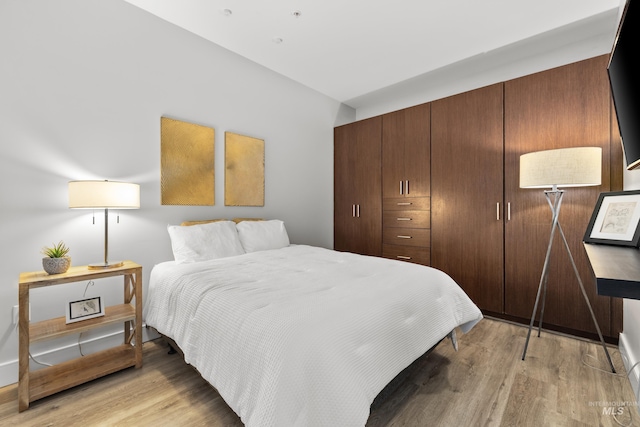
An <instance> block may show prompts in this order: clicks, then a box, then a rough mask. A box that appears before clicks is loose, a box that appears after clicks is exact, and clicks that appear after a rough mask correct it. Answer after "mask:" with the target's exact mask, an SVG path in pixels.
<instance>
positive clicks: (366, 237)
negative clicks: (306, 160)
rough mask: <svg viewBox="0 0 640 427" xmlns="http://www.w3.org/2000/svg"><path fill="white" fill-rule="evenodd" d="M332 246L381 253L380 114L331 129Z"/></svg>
mask: <svg viewBox="0 0 640 427" xmlns="http://www.w3.org/2000/svg"><path fill="white" fill-rule="evenodd" d="M333 145H334V149H333V156H334V161H333V164H334V167H333V168H334V172H333V173H334V179H333V183H334V184H333V194H334V205H333V206H334V207H333V224H334V226H333V246H334V248H335V249H336V250H339V251H346V252H355V253H359V254H363V255H374V256H381V255H382V198H381V197H380V195H381V193H382V184H381V176H382V165H381V147H382V118H381V117H373V118H371V119H367V120H361V121H358V122H355V123H351V124H349V125H345V126H340V127H337V128H335V129H334V144H333Z"/></svg>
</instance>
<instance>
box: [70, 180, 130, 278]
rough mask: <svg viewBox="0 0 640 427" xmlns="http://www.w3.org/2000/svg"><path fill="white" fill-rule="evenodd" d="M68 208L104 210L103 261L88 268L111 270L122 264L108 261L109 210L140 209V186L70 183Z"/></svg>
mask: <svg viewBox="0 0 640 427" xmlns="http://www.w3.org/2000/svg"><path fill="white" fill-rule="evenodd" d="M69 207H70V208H72V209H104V261H103V262H97V263H93V264H89V268H90V269H101V268H113V267H119V266H121V265H122V264H124V262H123V261H109V209H138V208H140V186H139V185H138V184H131V183H128V182H116V181H70V182H69Z"/></svg>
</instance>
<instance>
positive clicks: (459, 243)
mask: <svg viewBox="0 0 640 427" xmlns="http://www.w3.org/2000/svg"><path fill="white" fill-rule="evenodd" d="M606 64H607V56H600V57H595V58H591V59H588V60H585V61H580V62H576V63H573V64H569V65H566V66H563V67H558V68H554V69H551V70H548V71H543V72H540V73H536V74H532V75H529V76H525V77H521V78H517V79H513V80H509V81H506V82H502V83H497V84H494V85H490V86H487V87H483V88H479V89H476V90H472V91H469V92H465V93H461V94H458V95H454V96H451V97H447V98H444V99H439V100H436V101H432V102H430V103H427V104H423V105H421V106H416V107H411V108H410V109H405V110H401V111H399V112H393V113H388V114H385V115H382V116H379V117H376V118H372V119H367V120H364V121H361V122H356V123H353V124H350V125H346V126H341V127H339V128H336V133H335V137H336V139H335V144H336V166H335V168H336V175H335V184H334V185H335V188H336V196H335V202H336V208H335V212H336V218H335V230H336V231H335V236H336V245H335V247H336V249H339V250H351V249H347V247H348V246H349V245H346V244H345V243H344V241H343V240H342V239H343V238H344V237H345V236H347V235H349V232H348V231H345V230H349V227H348V226H346V225H345V224H344V222H345V221H346V219H345V217H348V214H349V212H348V211H349V209H352V208H351V204H350V203H355V202H350V201H349V200H356V199H357V197H356V196H351V197H350V198H347V200H345V199H344V196H343V194H344V192H345V188H353V186H354V183H353V182H349V180H345V172H344V168H345V165H344V164H345V163H348V164H349V165H350V166H349V167H350V168H351V169H352V170H355V169H358V168H359V167H361V168H364V169H366V170H368V175H367V176H368V177H369V178H371V182H370V183H369V184H367V191H366V193H367V196H366V198H367V199H371V200H372V203H373V199H376V197H377V200H379V201H380V203H381V206H382V208H380V209H381V211H376V212H378V213H377V215H378V222H379V225H378V226H377V228H376V227H374V226H373V225H370V226H369V227H367V233H368V234H367V237H364V234H363V235H360V236H361V238H364V239H367V240H369V241H370V243H371V244H372V246H375V247H376V248H378V247H382V248H383V249H382V251H381V254H384V255H386V256H389V257H391V255H395V254H391V253H390V252H389V251H387V250H385V249H384V248H386V247H388V244H387V243H386V241H388V239H389V237H388V236H389V234H388V230H389V227H388V223H389V221H387V220H386V218H388V216H387V213H388V209H390V207H392V205H391V201H392V200H393V201H395V202H396V203H402V202H406V200H407V199H411V197H412V196H413V195H412V194H411V193H409V195H407V194H398V193H395V194H394V191H395V192H399V191H402V186H403V185H404V186H405V187H406V184H402V182H403V181H405V180H406V179H409V178H406V179H405V178H403V177H402V173H400V172H395V171H398V170H410V169H411V167H414V168H417V169H420V167H419V165H423V167H424V169H422V170H421V173H422V175H423V176H426V175H427V173H428V174H429V178H430V179H429V183H428V184H424V183H423V184H421V187H419V188H425V189H428V190H424V191H422V192H420V194H419V195H415V196H416V197H417V198H418V199H421V204H420V206H422V209H423V211H426V212H427V213H428V214H429V216H430V220H429V223H428V226H427V227H425V228H424V230H426V231H428V234H429V239H428V242H429V243H428V251H429V258H428V262H422V263H424V264H427V265H432V266H433V267H436V268H438V269H441V270H443V271H445V272H446V273H448V274H449V275H451V276H452V277H453V278H454V279H455V280H456V281H457V282H458V283H459V284H460V286H461V287H462V288H463V289H464V290H465V291H466V292H467V293H468V294H469V296H470V297H471V299H472V300H473V301H474V302H476V304H478V306H479V307H480V308H481V309H482V310H483V311H484V312H485V313H486V314H488V315H494V316H498V317H503V318H507V319H510V320H515V321H518V322H521V323H528V322H529V319H530V317H531V314H532V310H533V304H534V302H535V297H536V292H537V289H538V285H539V282H540V274H541V272H542V265H543V262H544V257H545V253H546V249H547V244H548V240H549V234H550V230H551V210H550V209H549V206H548V204H547V201H546V199H545V197H544V193H543V190H532V189H520V187H519V159H520V155H522V154H525V153H528V152H532V151H539V150H546V149H554V148H564V147H577V146H599V147H602V149H603V169H602V185H600V186H599V187H587V188H568V189H566V193H565V197H564V201H563V205H562V209H561V214H560V223H561V225H562V228H563V230H564V233H565V235H566V237H567V240H568V241H569V245H570V247H571V250H572V254H573V256H574V258H575V260H576V263H577V265H578V268H579V271H580V275H581V278H582V280H583V283H584V284H585V288H586V291H587V293H588V296H589V299H590V301H591V304H592V306H593V309H594V311H595V314H596V317H597V319H598V323H599V325H600V328H601V329H602V332H603V334H604V335H605V337H607V338H608V339H609V340H610V341H612V340H613V341H615V340H616V339H617V336H618V333H619V332H620V331H621V329H622V301H621V300H620V299H615V298H609V297H601V296H598V295H596V291H595V286H594V283H593V277H592V273H591V270H590V267H589V264H588V261H587V259H586V254H585V252H584V248H583V247H582V237H583V235H584V232H585V229H586V227H587V224H588V222H589V218H590V216H591V213H592V211H593V208H594V206H595V203H596V200H597V198H598V195H599V193H600V192H605V191H619V190H621V189H622V150H621V147H620V142H619V137H617V136H616V131H617V129H616V124H615V114H614V111H613V105H612V103H611V98H610V92H609V84H608V79H607V75H606ZM417 111H421V114H416V112H417ZM425 111H428V114H429V117H430V119H429V120H428V124H426V123H427V120H425V119H424V117H425V114H426V113H425ZM370 121H371V122H375V123H376V125H375V129H373V128H372V129H371V130H370V131H369V133H368V136H367V138H371V140H370V141H369V143H368V144H367V146H368V148H369V149H371V150H372V151H374V150H376V148H374V147H379V149H380V151H379V153H380V156H379V157H376V156H375V155H373V153H369V154H368V155H367V156H366V157H365V156H360V157H358V158H355V157H353V156H349V154H348V153H347V152H346V151H345V148H344V146H345V145H354V146H355V145H361V144H362V142H361V141H360V142H357V141H358V138H362V135H361V134H362V133H364V131H362V130H360V131H357V129H360V128H361V126H363V123H364V122H370ZM412 122H413V123H412ZM385 125H387V130H385ZM398 129H404V131H403V132H405V133H406V132H408V133H411V132H410V131H407V129H409V130H411V129H413V130H417V133H422V143H421V145H419V147H422V149H424V147H429V151H428V152H426V151H424V150H423V151H413V152H412V154H411V155H410V156H409V157H410V164H411V167H408V168H407V167H406V166H405V167H404V168H402V167H401V166H399V165H400V164H405V165H407V164H409V162H408V160H407V156H406V155H405V156H404V160H399V159H400V158H401V157H402V155H401V154H400V153H402V152H404V153H406V142H405V141H404V136H403V135H402V132H400V133H398ZM354 131H357V132H358V134H359V135H360V136H358V137H357V136H355V135H354V134H351V133H350V132H354ZM427 133H428V139H427V136H426V134H427ZM414 139H415V138H414ZM412 150H415V148H414V149H412ZM347 159H349V160H347ZM365 159H374V160H373V161H370V160H365ZM358 163H366V166H364V165H362V164H361V165H360V166H356V165H355V164H358ZM391 171H394V172H393V173H391ZM408 175H410V174H407V176H408ZM411 179H413V178H411ZM373 181H376V182H379V183H381V184H380V185H378V186H376V184H375V183H374V182H373ZM375 188H378V190H375ZM412 189H413V186H412V184H411V183H409V190H410V191H411V190H412ZM350 191H351V192H354V191H355V193H358V191H359V190H350ZM376 191H377V193H376ZM425 200H428V203H425ZM345 202H346V203H345ZM338 203H341V204H342V205H344V206H340V207H339V206H338ZM345 211H346V212H345ZM341 212H342V213H341ZM380 212H381V213H380ZM361 215H362V211H361ZM371 220H372V221H374V222H375V219H374V218H371ZM346 222H348V221H346ZM557 237H558V236H557ZM353 239H355V237H353ZM355 240H358V239H355ZM358 245H362V243H358ZM351 247H352V248H354V247H355V245H351ZM353 251H354V252H359V253H365V252H364V251H359V250H353ZM371 252H373V251H369V254H371ZM401 259H402V258H401ZM551 260H552V263H551V266H550V267H551V268H550V275H549V282H548V293H547V299H546V307H545V318H544V321H545V326H546V327H550V328H552V329H556V330H560V331H563V332H568V333H572V334H576V335H583V336H589V337H592V336H593V335H594V334H595V327H594V325H593V321H592V320H591V317H590V315H589V311H588V308H587V306H586V303H585V301H584V299H583V297H582V294H581V291H580V288H579V286H578V283H577V281H576V278H575V275H574V272H573V270H572V267H571V264H570V262H569V259H568V257H567V256H566V253H565V251H564V248H563V247H562V246H561V241H560V240H559V237H558V240H557V241H556V242H554V249H553V253H552V257H551ZM413 261H414V262H416V261H415V260H413Z"/></svg>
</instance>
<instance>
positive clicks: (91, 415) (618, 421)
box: [0, 318, 640, 427]
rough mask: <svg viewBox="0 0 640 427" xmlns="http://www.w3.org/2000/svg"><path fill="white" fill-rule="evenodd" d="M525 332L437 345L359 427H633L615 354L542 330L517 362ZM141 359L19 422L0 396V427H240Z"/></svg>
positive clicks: (150, 358) (506, 329)
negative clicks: (364, 426) (611, 366)
mask: <svg viewBox="0 0 640 427" xmlns="http://www.w3.org/2000/svg"><path fill="white" fill-rule="evenodd" d="M526 332H527V329H526V327H523V326H520V325H514V324H510V323H507V322H503V321H499V320H494V319H489V318H486V319H483V320H482V321H481V322H480V323H479V324H478V325H477V326H476V327H475V328H474V329H473V330H471V331H470V332H469V333H468V334H466V335H461V334H458V338H459V351H458V352H455V351H454V350H453V347H452V345H451V342H450V341H449V340H448V339H447V340H444V341H443V342H441V343H440V344H439V345H438V346H437V347H436V348H435V349H434V350H433V351H432V352H431V353H429V354H428V355H425V356H423V357H421V358H420V359H418V360H417V361H416V362H415V363H414V364H412V365H411V366H410V367H409V368H407V369H406V370H405V371H404V372H403V373H402V374H400V375H399V376H398V377H397V378H396V379H395V380H394V381H392V383H391V384H390V385H389V386H388V387H387V388H386V389H385V390H384V391H383V392H382V393H381V395H380V396H379V397H378V398H377V399H376V400H375V401H374V403H373V405H372V409H371V415H370V417H369V420H368V422H367V426H368V427H374V426H376V427H378V426H456V427H458V426H536V427H537V426H619V425H633V426H640V413H639V412H638V409H637V407H636V406H635V399H634V396H633V391H632V390H631V386H630V384H629V381H628V380H627V378H626V376H625V371H624V367H623V365H622V361H621V358H620V355H619V354H618V352H617V349H616V348H615V347H609V351H610V352H611V354H612V358H613V361H614V364H615V366H616V370H617V371H618V375H612V374H611V373H610V372H606V371H607V362H606V358H605V356H604V352H603V350H602V348H601V346H600V344H599V343H594V342H590V341H585V340H581V339H574V338H570V337H566V336H562V335H557V334H553V333H550V332H546V331H543V334H542V336H541V337H540V338H537V337H536V336H535V334H532V338H531V342H530V344H529V349H528V350H527V358H526V360H525V361H522V360H521V354H522V348H523V345H524V341H525V338H526ZM143 352H144V366H143V367H142V368H141V369H138V370H136V369H133V368H131V369H127V370H124V371H121V372H117V373H115V374H112V375H109V376H107V377H104V378H100V379H98V380H94V381H92V382H90V383H87V384H84V385H81V386H78V387H75V388H73V389H70V390H67V391H64V392H61V393H58V394H57V395H54V396H51V397H48V398H45V399H42V400H39V401H36V402H33V403H32V404H31V407H30V409H29V410H27V411H25V412H22V413H18V405H17V387H16V386H15V385H11V386H7V387H4V388H2V389H0V425H2V426H25V427H26V426H65V427H73V426H83V427H88V426H136V427H144V426H165V425H166V426H242V423H241V421H240V420H239V419H238V417H237V416H236V415H235V414H234V413H233V411H231V409H229V407H228V406H227V405H226V404H225V402H224V401H223V400H222V398H220V396H219V395H218V393H217V392H216V391H215V390H214V389H213V388H211V387H210V386H209V385H208V384H207V383H206V382H205V381H204V380H203V379H202V378H201V377H200V376H199V375H198V374H197V373H196V372H195V371H194V370H193V369H192V368H191V367H189V366H187V365H186V364H185V363H184V362H183V361H182V359H181V358H180V356H178V355H169V354H167V347H166V346H165V343H164V342H163V341H162V340H155V341H151V342H147V343H145V344H144V346H143ZM586 363H588V364H590V365H594V366H596V367H598V368H600V369H594V368H592V367H589V366H587V365H586ZM623 405H627V406H623ZM620 408H621V409H620ZM618 411H620V412H621V413H620V414H618V415H616V417H614V415H613V414H614V413H618ZM284 427H286V426H284ZM332 427H333V426H332ZM336 427H338V426H336Z"/></svg>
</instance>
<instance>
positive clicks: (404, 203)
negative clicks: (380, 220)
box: [382, 197, 431, 211]
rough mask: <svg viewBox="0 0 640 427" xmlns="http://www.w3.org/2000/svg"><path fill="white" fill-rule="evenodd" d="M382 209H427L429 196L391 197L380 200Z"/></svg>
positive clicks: (429, 203) (429, 207)
mask: <svg viewBox="0 0 640 427" xmlns="http://www.w3.org/2000/svg"><path fill="white" fill-rule="evenodd" d="M382 210H383V211H407V210H412V211H428V210H431V197H391V198H385V199H383V200H382Z"/></svg>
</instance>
